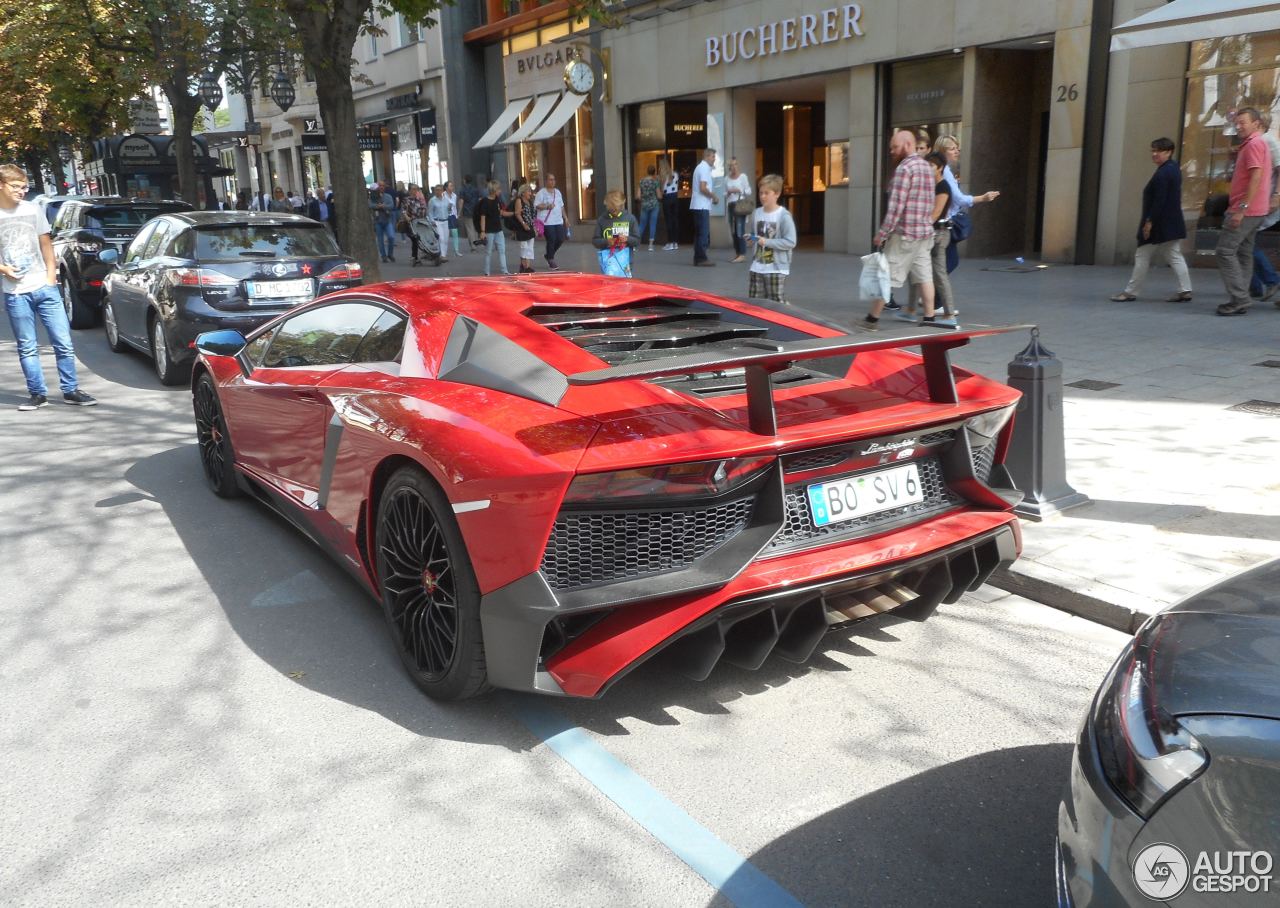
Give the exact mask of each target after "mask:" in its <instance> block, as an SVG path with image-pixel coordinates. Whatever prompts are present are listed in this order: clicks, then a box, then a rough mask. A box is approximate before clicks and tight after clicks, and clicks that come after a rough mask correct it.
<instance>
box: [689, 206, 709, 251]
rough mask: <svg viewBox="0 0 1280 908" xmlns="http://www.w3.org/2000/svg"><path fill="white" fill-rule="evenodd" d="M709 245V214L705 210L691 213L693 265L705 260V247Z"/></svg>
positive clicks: (696, 210)
mask: <svg viewBox="0 0 1280 908" xmlns="http://www.w3.org/2000/svg"><path fill="white" fill-rule="evenodd" d="M710 245H711V212H710V211H708V210H707V209H705V208H701V209H695V210H694V212H693V263H694V264H695V265H696V264H697V263H698V262H705V261H706V260H707V247H708V246H710Z"/></svg>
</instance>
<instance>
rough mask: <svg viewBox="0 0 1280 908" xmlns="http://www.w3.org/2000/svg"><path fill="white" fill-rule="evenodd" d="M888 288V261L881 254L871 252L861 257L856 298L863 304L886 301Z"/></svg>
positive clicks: (889, 289)
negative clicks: (860, 272)
mask: <svg viewBox="0 0 1280 908" xmlns="http://www.w3.org/2000/svg"><path fill="white" fill-rule="evenodd" d="M890 292H891V288H890V286H889V260H888V258H886V257H885V254H884V253H883V252H872V253H870V254H869V255H864V256H863V257H862V275H861V276H860V277H859V278H858V297H859V298H860V299H861V300H862V301H863V302H864V303H869V302H871V301H872V300H887V299H888V298H889V293H890Z"/></svg>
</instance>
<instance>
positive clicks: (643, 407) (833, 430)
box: [193, 274, 1020, 696]
mask: <svg viewBox="0 0 1280 908" xmlns="http://www.w3.org/2000/svg"><path fill="white" fill-rule="evenodd" d="M651 299H667V300H671V299H675V300H690V301H695V302H697V303H698V304H699V305H706V306H711V307H715V308H716V309H717V310H722V311H725V312H732V313H739V314H741V315H742V316H746V317H749V318H755V319H763V320H764V321H766V322H768V323H770V324H774V325H779V326H782V327H783V328H786V329H791V330H793V331H795V332H801V333H803V334H805V335H807V336H809V337H813V338H839V337H841V335H840V332H838V331H836V330H834V329H832V328H829V327H826V326H824V325H822V324H815V323H812V322H809V321H806V320H804V319H802V318H800V317H797V316H793V315H790V314H782V313H775V312H773V311H771V310H761V309H759V308H757V307H755V306H752V305H750V304H746V303H741V302H738V301H735V300H731V299H724V298H719V297H713V296H708V295H706V294H702V293H699V292H694V291H689V290H684V289H680V288H674V287H669V286H666V285H660V284H650V283H647V282H643V281H633V280H615V279H608V278H601V277H597V276H587V275H563V274H558V275H548V276H539V277H538V278H536V279H514V280H513V279H462V280H413V281H403V282H399V283H396V284H383V285H375V286H370V287H361V288H358V289H353V290H351V291H344V292H340V293H337V294H332V295H330V296H328V297H324V298H322V299H320V300H317V301H315V302H313V303H311V304H309V305H308V306H306V307H299V308H298V309H296V310H293V311H292V312H290V313H289V314H288V315H287V316H284V317H282V318H290V317H294V316H296V315H297V314H298V313H299V312H303V311H306V310H307V309H309V308H314V307H318V306H323V305H328V304H332V303H335V302H341V301H343V300H375V301H379V300H380V301H383V302H386V303H388V304H390V305H392V306H394V307H396V308H397V309H399V310H401V311H403V312H404V313H405V314H406V316H407V318H408V329H407V331H406V339H405V344H404V350H403V354H402V357H401V360H400V363H399V370H398V371H399V374H398V375H397V374H392V373H391V372H388V371H387V370H386V369H381V368H376V367H372V366H369V365H359V364H356V365H352V364H348V365H337V366H329V367H321V368H300V367H294V368H281V369H263V368H253V369H251V370H250V371H249V372H248V373H246V368H242V365H243V362H242V360H241V359H238V358H237V357H231V356H216V355H211V354H208V353H202V354H201V357H200V362H199V365H198V366H197V369H196V371H195V376H194V378H193V381H194V380H195V379H198V377H199V375H200V374H201V373H202V372H204V371H208V372H209V374H211V375H212V376H213V378H214V381H215V384H216V386H217V391H218V396H219V400H220V402H221V404H222V406H223V408H224V410H225V414H226V422H227V427H228V432H229V434H230V438H231V442H232V445H233V447H234V450H235V452H236V461H237V467H238V469H239V470H240V472H241V474H242V475H243V476H244V477H245V478H246V479H247V480H251V481H252V483H254V484H256V485H257V486H259V487H261V488H263V489H265V490H268V491H269V492H270V493H271V497H272V499H273V503H275V504H276V505H277V506H278V507H279V506H281V502H285V503H286V504H285V507H286V509H287V510H288V516H290V518H291V519H292V520H294V521H295V522H296V523H298V524H299V525H300V526H303V527H304V529H307V530H308V531H309V532H310V533H311V534H312V535H313V537H315V538H317V539H318V540H319V541H321V542H322V543H324V544H325V545H326V547H327V548H329V549H330V550H331V551H332V553H333V554H334V556H335V557H336V558H337V559H338V560H339V561H340V562H341V563H342V564H343V565H344V566H345V567H347V568H348V569H349V570H350V571H351V572H352V573H353V574H354V575H355V576H356V577H358V578H359V579H360V581H361V582H362V584H363V585H364V586H365V587H366V588H367V589H368V591H369V592H370V593H371V594H373V595H375V596H377V595H378V593H377V591H378V589H379V583H378V578H377V576H376V570H375V568H374V564H375V563H376V559H374V558H373V555H372V553H373V547H372V539H373V534H374V527H373V522H374V516H375V514H376V496H377V493H378V488H379V482H381V481H385V478H386V475H387V474H388V473H389V472H390V470H391V469H392V468H393V467H394V466H396V465H398V464H402V463H412V464H416V465H418V466H419V467H420V468H422V469H423V470H424V471H425V472H426V473H427V474H428V475H429V476H430V477H431V478H432V480H433V481H434V482H435V483H436V484H437V485H438V486H439V487H440V488H441V490H443V492H444V494H445V496H446V497H447V499H448V500H449V502H450V503H451V504H452V505H454V507H455V510H457V511H458V513H456V515H455V519H456V521H457V524H458V527H459V529H460V531H461V535H462V538H463V540H464V542H465V544H466V548H467V554H468V555H469V557H470V560H471V563H472V566H473V567H474V570H475V575H476V578H477V581H478V583H479V588H480V592H481V594H482V595H483V596H484V597H486V601H487V597H490V596H493V597H497V598H500V597H502V596H503V595H505V594H506V593H507V591H511V590H514V589H516V588H517V587H519V585H520V584H521V583H523V582H525V581H527V580H528V579H529V578H531V577H533V578H536V577H538V576H539V571H540V567H541V565H542V564H543V559H544V554H545V552H546V549H547V546H548V540H549V538H550V537H551V536H552V534H553V528H554V527H555V526H556V525H557V519H558V517H560V516H561V515H562V506H563V504H564V499H565V494H566V491H567V490H568V488H569V486H570V483H571V482H572V480H573V479H574V477H575V476H577V475H580V474H585V473H595V472H606V471H616V470H620V469H630V468H644V467H652V466H660V465H663V464H669V463H682V462H695V461H708V460H717V459H723V458H736V457H742V456H745V455H754V454H766V455H773V456H775V457H783V456H785V455H787V454H789V453H791V452H800V451H811V450H813V449H819V448H825V447H827V446H832V445H839V444H841V443H844V444H848V443H850V442H851V441H856V440H858V439H876V438H882V437H888V436H894V435H898V434H901V433H904V432H908V433H913V434H917V433H925V432H928V431H930V429H931V428H933V427H953V430H954V431H956V432H963V429H954V427H956V426H958V425H960V424H962V423H963V421H964V420H966V419H967V418H969V417H973V416H974V415H976V414H982V413H988V412H991V411H993V410H999V409H1008V408H1011V406H1012V405H1013V404H1014V403H1015V402H1016V400H1017V396H1018V395H1017V393H1016V392H1014V391H1013V390H1011V389H1010V388H1008V387H1006V386H1004V385H1002V384H999V383H997V382H993V381H990V380H988V379H985V378H983V377H981V376H978V375H974V374H971V373H968V372H965V371H964V370H960V369H953V374H954V378H955V392H956V395H955V396H956V398H957V400H956V402H954V403H947V402H936V401H934V400H933V399H932V398H931V396H930V392H929V389H928V383H927V379H926V370H925V366H924V363H923V360H922V359H921V357H920V356H919V355H916V354H913V353H910V352H906V351H904V350H896V349H892V350H878V351H875V352H873V353H866V354H858V355H857V356H856V358H855V359H853V363H852V366H851V367H850V368H849V370H848V373H847V375H846V376H845V377H844V378H829V379H826V380H820V381H813V382H810V383H808V384H802V385H798V386H794V387H792V386H779V387H777V388H775V389H774V390H773V405H774V411H775V413H776V421H777V432H776V434H773V435H763V434H757V433H755V432H752V431H751V430H750V429H749V428H748V409H749V404H748V395H747V394H744V393H736V394H732V393H731V394H724V395H715V396H704V397H694V396H692V395H690V394H688V393H684V392H682V391H680V390H677V389H676V388H674V387H671V386H669V385H664V384H661V383H658V382H652V381H641V380H634V381H617V382H613V383H609V384H597V385H581V386H578V385H572V384H570V385H568V386H567V388H566V389H565V391H564V393H563V396H562V397H561V398H560V399H559V400H558V402H556V403H554V404H552V403H548V402H546V401H543V400H539V399H532V396H520V395H518V394H514V393H509V392H508V391H505V390H500V389H495V388H492V387H483V386H479V385H477V384H472V383H467V382H464V381H458V380H442V379H440V378H439V376H440V375H441V373H442V370H443V369H444V368H445V365H444V364H445V363H446V359H447V356H446V348H447V347H448V345H449V343H450V339H451V337H453V336H454V335H455V334H456V330H455V329H456V327H457V323H458V322H459V319H468V320H473V321H474V322H477V323H480V324H481V325H483V326H484V327H485V328H487V329H489V330H490V331H492V332H493V333H494V334H496V335H499V336H501V338H505V339H506V340H509V341H510V342H512V343H514V344H516V345H518V346H519V347H520V348H522V349H523V350H524V351H528V353H531V354H533V355H534V356H535V357H536V358H537V359H538V360H540V361H541V362H542V363H544V364H545V365H546V366H547V367H549V369H550V370H553V371H554V372H555V373H559V374H561V375H564V376H568V375H573V374H576V373H584V372H590V371H592V370H598V369H600V368H601V366H602V360H601V359H600V358H599V357H597V356H596V355H593V354H592V353H590V352H588V350H587V349H584V348H583V347H581V346H579V345H577V344H575V343H574V342H573V341H572V340H570V339H566V337H564V336H561V335H560V334H558V333H556V332H555V331H553V330H550V329H549V328H547V327H545V326H544V325H542V324H538V323H537V322H535V321H534V320H532V318H531V315H536V314H538V313H539V312H542V311H544V310H545V311H548V312H551V311H555V310H563V309H565V308H569V307H573V308H578V309H581V310H582V312H583V313H584V314H586V315H590V314H591V313H594V312H603V311H605V310H610V309H616V308H617V307H621V306H625V305H627V304H632V303H637V304H638V303H639V302H640V301H645V300H651ZM274 324H275V323H272V324H270V325H268V326H266V327H265V328H264V329H262V332H260V333H265V332H268V331H270V330H272V329H273V328H274ZM1010 425H1011V424H1010ZM335 427H336V429H335ZM1009 432H1010V426H1008V425H1007V426H1005V428H1004V430H1003V432H1002V433H1001V435H1000V442H999V449H998V450H997V452H996V463H997V464H999V463H1000V462H1001V461H1002V460H1003V453H1004V448H1005V447H1007V443H1008V436H1009ZM335 439H336V441H335ZM327 446H331V447H332V450H329V448H328V447H327ZM326 458H329V460H330V468H329V471H328V472H329V473H331V478H330V479H328V480H326V479H324V476H323V475H322V474H325V473H326V466H325V465H326ZM778 475H779V477H780V478H781V476H782V475H783V474H782V468H781V466H780V465H779V466H778ZM787 475H788V476H791V477H792V478H794V476H793V474H791V473H788V474H787ZM795 475H800V474H795ZM780 481H781V479H780ZM787 481H788V483H790V482H791V481H792V480H791V479H788V480H787ZM326 483H327V484H326ZM952 487H953V488H954V489H960V490H962V491H963V492H964V494H965V497H966V498H967V499H968V500H967V501H962V502H959V503H957V504H956V505H955V507H952V508H949V509H944V510H943V511H942V512H940V513H933V514H931V515H929V516H928V517H927V518H924V519H921V520H920V521H918V522H913V523H910V524H909V525H906V526H894V527H887V528H886V529H885V530H884V531H881V532H875V533H869V534H866V535H862V536H858V537H857V538H851V539H840V540H836V541H831V542H827V543H824V544H815V545H812V546H810V547H804V548H802V549H800V550H798V551H787V552H783V553H780V554H769V553H764V554H761V555H760V556H759V557H756V558H753V559H751V560H750V561H749V563H747V564H746V565H745V567H743V568H742V569H741V570H740V571H737V572H736V573H734V574H733V575H732V576H730V577H727V578H725V579H724V582H720V583H716V584H714V585H712V586H711V587H710V588H700V589H696V590H691V591H688V592H682V593H678V594H674V595H661V596H658V597H656V598H652V599H649V600H647V601H631V602H629V603H628V604H626V605H623V606H620V607H612V604H611V607H610V609H608V610H606V611H605V612H602V613H601V614H602V617H600V618H599V620H597V621H596V622H595V623H594V624H592V625H590V627H588V628H587V629H586V630H585V631H583V632H581V633H580V634H578V635H577V636H574V637H573V638H572V639H570V640H568V641H567V642H566V643H565V644H564V646H563V647H561V648H560V649H558V650H557V651H555V652H553V653H550V654H549V655H547V657H546V658H545V660H542V661H540V662H539V664H540V665H541V666H542V667H541V668H540V669H538V671H544V672H546V673H547V674H548V675H549V676H550V677H551V678H552V679H554V682H555V684H556V685H558V688H559V689H560V690H562V691H563V692H564V693H566V694H570V695H575V696H596V695H598V694H599V693H600V692H602V690H603V689H604V688H605V687H606V686H607V685H608V684H609V683H611V681H612V680H613V679H616V678H617V677H619V676H620V675H621V674H622V673H624V672H625V671H627V670H628V669H629V668H630V667H631V666H633V665H635V664H637V663H638V662H639V661H642V660H643V659H645V658H647V657H648V656H649V655H650V654H651V653H653V652H655V651H656V650H658V649H660V648H661V647H662V646H663V644H664V643H665V642H668V641H670V640H671V639H673V637H674V635H677V634H679V633H680V632H681V631H682V630H683V629H686V628H688V627H690V626H691V625H692V624H693V623H694V622H697V621H699V620H700V619H703V618H705V617H706V616H708V615H710V614H712V613H714V612H716V610H717V609H720V608H721V607H722V606H725V605H726V604H730V603H734V602H736V601H739V600H742V599H743V598H744V597H752V596H754V595H757V594H761V593H766V592H768V591H771V590H784V589H790V588H796V587H801V586H804V585H806V584H821V583H823V582H827V581H832V580H836V579H839V578H847V577H850V576H854V575H858V574H859V573H860V572H867V571H870V570H874V569H881V568H884V567H886V566H892V565H895V564H904V565H905V564H908V563H916V561H918V560H919V559H920V558H922V557H924V556H930V555H933V554H936V553H938V552H942V551H944V550H947V549H948V548H949V547H954V546H956V545H958V544H962V543H965V541H966V540H973V539H975V538H977V537H981V536H983V535H984V534H987V535H990V534H991V533H992V532H994V531H998V530H1001V529H1002V528H1006V529H1011V530H1012V536H1011V538H1012V539H1013V540H1014V545H1015V547H1016V548H1020V536H1019V534H1018V531H1017V526H1016V520H1015V518H1014V517H1013V516H1012V513H1011V507H1012V505H1011V503H1010V502H1009V501H1006V500H1004V499H1001V498H1000V497H999V496H998V495H997V494H996V493H995V492H993V491H992V490H991V489H990V488H989V487H988V486H987V485H986V484H985V482H981V481H978V480H972V479H969V478H966V477H960V478H959V479H957V480H955V481H954V482H952ZM290 503H291V504H292V508H289V507H288V504H290ZM460 506H461V507H460ZM584 595H586V594H584ZM486 607H487V606H486ZM516 607H518V605H517V606H516ZM488 633H489V631H488V625H486V635H487V634H488ZM535 656H536V653H535ZM520 671H521V672H524V669H523V668H521V670H520ZM491 674H494V671H493V670H492V667H491ZM498 674H499V675H501V672H498ZM515 674H516V676H518V677H520V678H523V677H524V675H523V674H520V673H515ZM498 683H500V684H502V685H503V686H516V687H524V688H525V689H534V688H535V687H537V689H542V690H547V689H554V688H550V687H548V686H546V685H545V684H541V683H539V684H537V685H535V684H534V682H533V679H532V677H530V679H529V681H528V682H527V683H526V682H525V681H523V680H520V681H516V682H511V681H509V680H500V681H499V682H498Z"/></svg>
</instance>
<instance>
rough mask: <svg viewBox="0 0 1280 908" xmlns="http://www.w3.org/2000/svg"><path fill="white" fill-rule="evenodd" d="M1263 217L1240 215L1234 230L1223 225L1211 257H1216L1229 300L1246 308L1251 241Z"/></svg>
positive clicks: (1251, 269)
mask: <svg viewBox="0 0 1280 908" xmlns="http://www.w3.org/2000/svg"><path fill="white" fill-rule="evenodd" d="M1262 220H1263V219H1262V218H1261V217H1256V218H1250V217H1246V218H1241V220H1240V226H1239V227H1236V228H1235V229H1234V230H1233V229H1231V228H1230V227H1227V226H1226V224H1223V226H1222V233H1221V234H1219V235H1218V248H1217V249H1215V250H1214V256H1215V257H1216V258H1217V260H1218V273H1219V274H1221V275H1222V283H1223V284H1224V285H1225V286H1226V288H1227V295H1228V296H1230V297H1231V302H1232V304H1233V305H1235V306H1239V307H1241V308H1244V307H1247V306H1248V305H1249V303H1250V302H1252V300H1251V299H1250V298H1249V280H1250V277H1251V275H1252V274H1253V242H1254V240H1255V239H1256V238H1257V235H1258V228H1259V227H1261V226H1262Z"/></svg>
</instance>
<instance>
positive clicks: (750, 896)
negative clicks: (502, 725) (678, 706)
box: [513, 697, 802, 908]
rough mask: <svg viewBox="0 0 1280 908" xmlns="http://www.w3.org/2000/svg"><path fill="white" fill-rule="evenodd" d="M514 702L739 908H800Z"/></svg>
mask: <svg viewBox="0 0 1280 908" xmlns="http://www.w3.org/2000/svg"><path fill="white" fill-rule="evenodd" d="M513 702H514V707H515V712H516V715H517V716H519V717H520V720H521V721H522V722H524V724H525V725H526V726H528V727H529V730H530V731H532V732H533V733H534V734H535V735H537V736H538V737H539V738H541V739H542V740H543V741H544V742H546V744H547V746H548V747H550V748H551V749H552V750H554V751H555V752H556V753H557V754H559V756H560V758H561V759H563V760H564V761H565V762H566V763H568V764H569V765H570V766H572V767H573V768H574V769H576V770H577V771H578V772H579V773H580V774H581V775H582V777H583V778H585V779H586V780H587V781H588V782H590V783H591V784H592V785H594V786H595V787H596V788H598V789H600V791H601V792H603V794H604V795H605V797H607V798H608V799H609V800H610V801H613V803H615V804H617V805H618V806H619V807H620V808H622V810H623V811H625V812H626V813H627V814H628V815H629V816H630V817H631V818H632V819H634V820H635V821H636V822H637V823H639V824H640V825H641V826H643V827H644V828H645V829H647V830H648V831H649V833H650V834H651V835H653V837H654V838H656V839H657V840H658V841H659V842H661V843H662V844H663V845H665V846H666V847H667V848H669V849H670V850H671V851H672V853H674V854H675V856H676V857H678V858H680V860H682V861H684V862H685V863H686V864H688V865H689V867H691V868H692V869H693V870H694V872H696V873H697V874H698V875H699V876H701V877H702V878H703V879H704V880H706V881H707V882H708V883H710V884H711V885H712V886H713V887H715V888H716V890H717V891H719V892H720V893H721V894H722V895H724V896H725V898H727V899H729V900H730V901H731V902H733V903H734V904H735V905H737V906H739V908H802V906H801V902H800V901H799V900H798V899H797V898H796V897H795V896H793V895H792V894H791V893H790V892H787V890H785V889H783V888H782V887H781V886H780V885H778V883H776V882H774V880H772V879H770V878H769V877H768V876H766V875H765V874H764V873H762V872H761V871H760V869H759V868H757V867H756V866H755V865H754V864H752V863H751V862H750V861H748V860H747V859H746V858H744V857H743V856H742V855H740V854H738V852H736V851H734V850H733V848H731V847H730V846H729V845H727V844H725V843H724V842H723V841H721V840H720V839H719V838H718V837H716V835H715V834H714V833H712V832H711V830H709V829H707V828H706V827H705V826H703V825H702V824H700V823H699V822H698V821H697V820H695V819H694V818H693V817H691V816H689V815H688V814H687V813H685V812H684V811H683V810H681V809H680V808H679V807H677V806H676V805H675V804H673V803H672V802H671V801H670V800H668V799H667V798H666V796H664V795H663V794H662V793H661V792H660V791H658V790H657V789H656V788H654V787H653V786H652V785H650V784H649V783H648V782H646V781H645V780H644V779H643V778H641V777H640V776H639V775H638V774H637V773H636V772H634V771H633V770H631V769H630V768H628V767H627V766H626V765H624V764H623V763H622V762H621V761H620V760H618V758H617V757H615V756H613V754H611V753H609V751H607V750H605V749H604V748H603V747H601V746H600V745H599V744H597V743H596V742H595V741H594V740H593V739H592V738H591V736H590V735H588V734H587V733H586V732H585V731H583V730H582V729H581V728H578V727H577V726H576V725H574V724H573V723H571V722H570V721H569V720H568V719H567V718H566V717H565V716H564V715H563V714H562V713H560V712H559V711H558V710H556V709H555V708H553V707H551V706H548V705H547V704H545V703H541V702H538V700H536V699H535V698H533V697H521V698H520V699H519V700H513Z"/></svg>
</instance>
